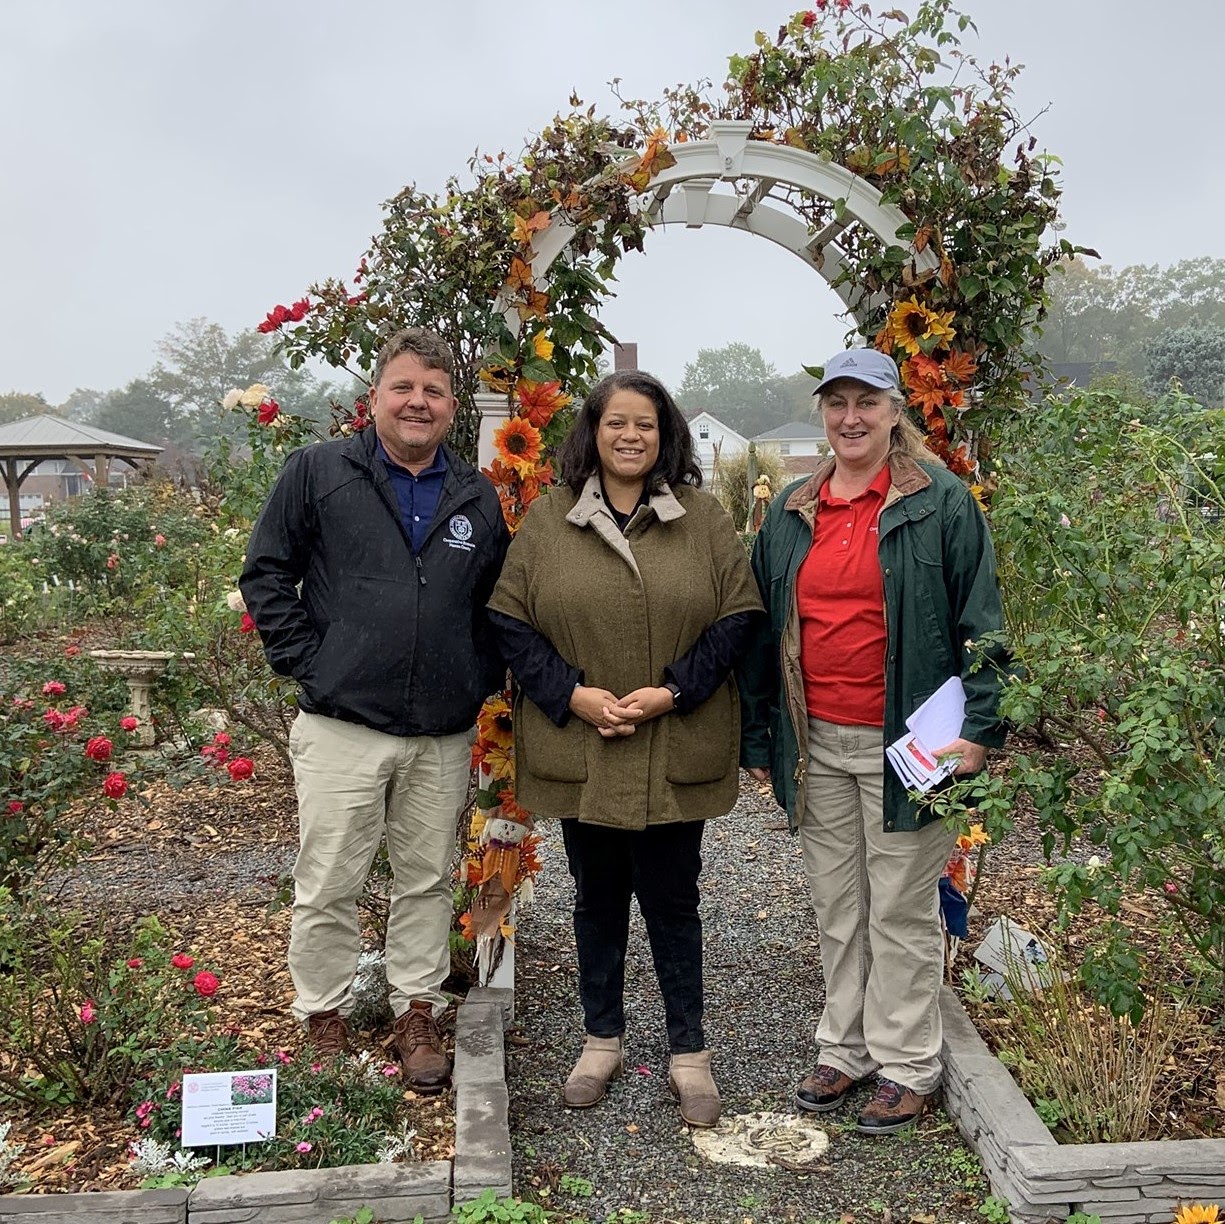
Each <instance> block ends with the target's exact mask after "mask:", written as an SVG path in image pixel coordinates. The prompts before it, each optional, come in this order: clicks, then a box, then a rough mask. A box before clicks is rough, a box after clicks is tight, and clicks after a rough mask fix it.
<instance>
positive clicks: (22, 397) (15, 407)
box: [0, 391, 51, 514]
mask: <svg viewBox="0 0 1225 1224" xmlns="http://www.w3.org/2000/svg"><path fill="white" fill-rule="evenodd" d="M50 411H51V405H50V404H48V403H47V401H46V399H44V398H43V396H42V394H41V393H39V394H37V395H30V394H29V393H28V392H25V391H9V392H7V393H6V394H4V395H0V425H7V424H8V423H9V422H10V421H20V420H22V419H23V418H24V417H30V416H40V415H42V413H44V412H50ZM5 513H6V514H7V513H8V507H7V506H6V507H5Z"/></svg>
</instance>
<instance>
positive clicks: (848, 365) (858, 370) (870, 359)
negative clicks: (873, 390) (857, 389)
mask: <svg viewBox="0 0 1225 1224" xmlns="http://www.w3.org/2000/svg"><path fill="white" fill-rule="evenodd" d="M838 378H853V379H854V380H855V381H856V382H861V383H867V385H868V386H869V387H880V388H881V389H882V390H883V389H887V388H892V389H893V390H895V391H898V390H901V386H902V383H901V379H900V378H899V377H898V370H897V362H896V361H894V360H893V358H892V357H890V356H889V355H888V354H886V353H880V352H877V350H876V349H869V348H853V349H847V350H846V352H844V353H838V354H837V355H836V356H833V357H831V358H830V359H829V361H827V362H826V363H825V373H824V374H822V376H821V381H820V382H819V383H818V384H817V389H816V390H815V391H814V392H813V395H819V394H820V393H821V391H822V390H823V389H824V388H825V387H828V386H829V384H830V383H832V382H833V381H834V380H835V379H838Z"/></svg>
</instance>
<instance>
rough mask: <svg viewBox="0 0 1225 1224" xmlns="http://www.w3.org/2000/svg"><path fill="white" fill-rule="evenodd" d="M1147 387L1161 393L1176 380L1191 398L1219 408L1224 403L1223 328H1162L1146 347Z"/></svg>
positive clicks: (1224, 339)
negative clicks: (1163, 329)
mask: <svg viewBox="0 0 1225 1224" xmlns="http://www.w3.org/2000/svg"><path fill="white" fill-rule="evenodd" d="M1147 356H1148V366H1147V374H1148V387H1149V390H1150V391H1152V392H1154V393H1155V394H1157V395H1160V394H1161V393H1162V392H1163V391H1165V390H1166V388H1168V387H1169V385H1170V382H1171V380H1173V379H1177V380H1178V381H1179V383H1180V384H1181V385H1182V389H1183V390H1184V391H1186V393H1187V394H1188V395H1190V396H1191V397H1192V398H1194V399H1197V400H1199V401H1200V403H1202V404H1209V405H1211V406H1212V407H1215V408H1219V407H1221V406H1222V403H1225V327H1223V326H1219V325H1218V326H1189V327H1178V328H1174V329H1173V330H1171V331H1164V332H1161V333H1160V334H1158V335H1157V336H1156V337H1154V339H1153V341H1152V342H1151V343H1150V344H1149V346H1148V353H1147Z"/></svg>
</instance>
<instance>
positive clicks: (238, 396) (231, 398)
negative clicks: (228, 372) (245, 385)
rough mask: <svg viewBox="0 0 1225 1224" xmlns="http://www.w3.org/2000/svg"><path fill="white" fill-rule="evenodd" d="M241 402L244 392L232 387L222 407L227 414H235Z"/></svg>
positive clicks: (222, 402) (226, 394)
mask: <svg viewBox="0 0 1225 1224" xmlns="http://www.w3.org/2000/svg"><path fill="white" fill-rule="evenodd" d="M241 402H242V392H241V391H240V390H239V389H238V388H237V387H231V388H230V389H229V390H228V391H227V392H226V393H225V399H223V400H222V401H221V406H222V408H224V409H225V410H226V412H233V411H234V409H235V408H237V407H238V405H239V404H240V403H241Z"/></svg>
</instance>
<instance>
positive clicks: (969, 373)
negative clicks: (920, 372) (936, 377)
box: [944, 349, 978, 387]
mask: <svg viewBox="0 0 1225 1224" xmlns="http://www.w3.org/2000/svg"><path fill="white" fill-rule="evenodd" d="M944 373H945V375H946V376H947V377H949V378H951V379H952V380H953V381H954V382H959V383H961V385H962V386H963V387H964V386H966V385H967V384H968V383H969V382H970V380H971V379H972V378H973V377H974V375H975V374H977V373H978V366H977V365H976V364H975V363H974V358H973V357H971V356H970V354H969V353H967V352H966V351H965V349H954V350H953V351H952V352H951V353H950V354H949V355H948V358H947V359H946V361H945V363H944Z"/></svg>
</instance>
